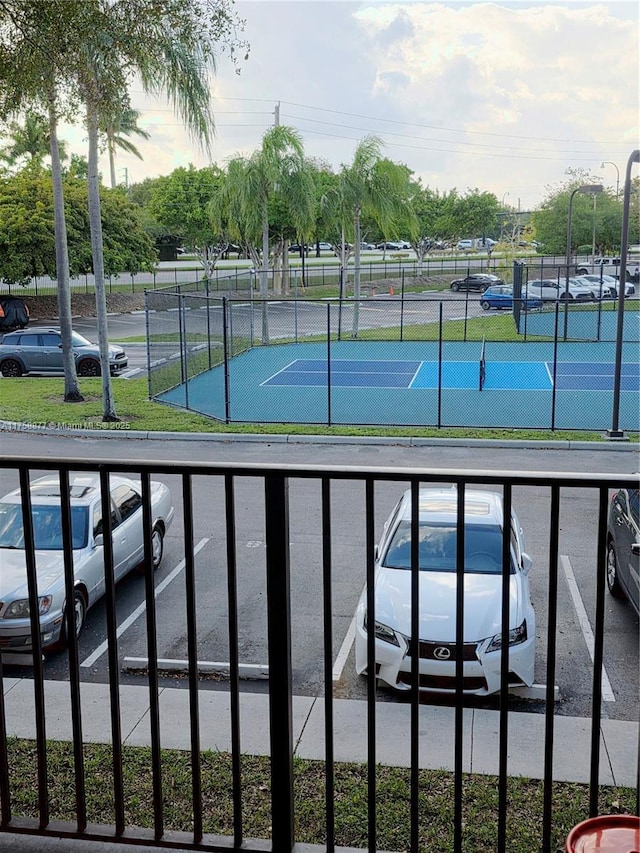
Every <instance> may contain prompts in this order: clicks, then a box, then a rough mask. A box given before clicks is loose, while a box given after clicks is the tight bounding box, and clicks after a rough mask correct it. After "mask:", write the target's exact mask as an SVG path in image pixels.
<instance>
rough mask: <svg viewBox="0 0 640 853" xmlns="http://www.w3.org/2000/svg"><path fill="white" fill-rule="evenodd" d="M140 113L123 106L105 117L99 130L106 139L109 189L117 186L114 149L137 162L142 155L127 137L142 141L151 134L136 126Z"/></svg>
mask: <svg viewBox="0 0 640 853" xmlns="http://www.w3.org/2000/svg"><path fill="white" fill-rule="evenodd" d="M139 118H140V113H139V111H138V110H134V109H132V108H131V107H129V106H124V107H122V108H121V109H119V110H116V111H115V112H114V113H113V114H112V115H110V116H107V117H106V118H105V119H104V120H103V123H102V127H101V130H102V131H103V132H104V134H105V136H106V137H107V152H108V154H109V174H110V177H111V189H115V188H116V186H117V185H118V182H117V180H116V148H120V149H121V150H122V151H126V152H127V153H128V154H133V156H134V157H137V158H138V159H139V160H142V154H141V153H140V152H139V151H138V149H137V148H136V146H135V145H134V144H133V142H131V140H130V139H127V137H128V136H131V135H132V134H135V135H136V136H139V137H141V138H142V139H150V137H151V134H150V133H147V131H146V130H143V128H141V127H139V126H138V119H139Z"/></svg>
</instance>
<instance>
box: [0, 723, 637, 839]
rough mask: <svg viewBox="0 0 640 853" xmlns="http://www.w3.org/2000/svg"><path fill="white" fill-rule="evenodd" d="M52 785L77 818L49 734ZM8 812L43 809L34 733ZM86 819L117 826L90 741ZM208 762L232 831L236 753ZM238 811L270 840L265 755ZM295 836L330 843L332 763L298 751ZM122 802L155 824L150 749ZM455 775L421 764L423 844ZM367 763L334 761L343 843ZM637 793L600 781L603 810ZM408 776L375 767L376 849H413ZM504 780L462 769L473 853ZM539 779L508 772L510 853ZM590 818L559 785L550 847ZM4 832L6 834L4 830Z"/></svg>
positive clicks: (139, 821) (170, 799) (20, 756)
mask: <svg viewBox="0 0 640 853" xmlns="http://www.w3.org/2000/svg"><path fill="white" fill-rule="evenodd" d="M47 759H48V786H47V793H48V796H49V803H50V809H51V811H50V817H51V819H52V820H56V819H60V820H73V818H74V814H75V794H74V777H73V752H72V748H71V744H68V743H61V742H56V741H52V742H49V744H48V747H47ZM8 760H9V777H10V779H11V797H12V812H13V815H14V816H15V817H17V816H22V817H34V818H35V817H37V814H38V811H37V807H38V800H37V790H38V789H37V761H36V744H35V741H30V740H18V739H10V740H9V744H8ZM84 760H85V776H86V788H87V790H86V805H87V819H88V821H89V822H90V823H94V822H95V823H101V824H113V822H114V805H113V785H112V781H111V767H112V755H111V749H110V747H109V746H106V745H99V744H85V746H84ZM201 760H202V790H203V812H204V813H203V821H204V831H205V832H206V833H214V834H220V835H232V834H233V810H232V801H231V796H230V790H231V785H232V775H231V756H230V755H229V754H228V753H224V752H222V753H219V752H210V751H205V752H203V753H202V754H201ZM162 769H163V770H162V776H163V778H162V783H163V795H164V802H163V805H164V818H165V830H179V831H187V832H188V831H191V830H192V823H191V813H192V802H191V766H190V760H189V753H187V752H181V751H178V750H163V752H162ZM241 774H242V786H243V797H242V819H243V829H244V836H245V838H264V839H268V838H270V832H271V809H270V806H271V799H270V797H271V793H270V785H271V781H270V766H269V759H268V758H262V757H259V756H250V755H243V756H242V758H241ZM294 774H295V781H294V798H295V818H296V830H295V834H296V840H297V841H298V842H301V843H308V844H324V843H325V841H326V837H325V817H326V809H325V785H326V767H325V764H324V763H323V762H321V761H308V760H303V759H294ZM123 778H124V791H125V796H124V808H125V821H126V823H127V825H128V826H138V827H145V828H151V827H153V811H152V802H153V789H152V772H151V750H150V749H148V748H139V747H125V748H124V750H123ZM453 782H454V779H453V775H452V774H451V773H449V772H446V771H434V770H421V771H420V774H419V798H418V809H419V820H420V850H421V851H424V853H441V851H442V853H444V851H450V850H453ZM368 795H369V792H368V786H367V766H366V764H347V763H339V764H337V765H336V767H335V796H334V807H335V818H336V843H337V845H344V846H352V847H366V846H367V802H368ZM634 803H635V792H634V791H633V790H632V789H630V788H605V787H603V788H601V793H600V811H601V813H603V814H611V813H615V812H623V813H632V812H633V808H634ZM409 807H410V780H409V771H408V770H407V769H405V768H397V767H386V766H378V767H377V769H376V829H377V847H378V849H379V850H407V849H409V847H410V814H409ZM497 815H498V780H497V778H496V777H493V776H480V775H477V774H465V775H464V779H463V840H464V844H463V847H464V849H465V850H468V851H473V853H493V851H495V849H496V843H497V842H496V826H497ZM542 815H543V785H542V782H540V781H538V780H531V779H526V778H510V779H509V780H508V816H507V845H506V849H507V850H508V851H509V853H531V851H534V850H539V849H540V840H541V832H542ZM587 817H589V789H588V786H587V785H578V784H572V783H565V782H555V783H554V784H553V836H552V849H553V850H560V849H564V841H565V839H566V837H567V835H568V833H569V830H570V829H571V828H572V827H573V826H575V825H576V824H577V823H580V822H581V821H582V820H585V819H586V818H587ZM1 837H2V836H1V835H0V838H1Z"/></svg>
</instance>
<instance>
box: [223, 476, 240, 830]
mask: <svg viewBox="0 0 640 853" xmlns="http://www.w3.org/2000/svg"><path fill="white" fill-rule="evenodd" d="M224 491H225V523H226V539H227V596H228V599H229V616H228V618H229V691H230V694H229V699H230V709H231V773H232V782H231V785H232V789H233V840H234V844H235V845H236V847H240V846H241V845H242V839H243V827H242V767H241V761H240V757H241V753H240V664H239V654H238V567H237V560H236V517H235V489H234V480H233V476H232V475H231V474H226V475H225V478H224Z"/></svg>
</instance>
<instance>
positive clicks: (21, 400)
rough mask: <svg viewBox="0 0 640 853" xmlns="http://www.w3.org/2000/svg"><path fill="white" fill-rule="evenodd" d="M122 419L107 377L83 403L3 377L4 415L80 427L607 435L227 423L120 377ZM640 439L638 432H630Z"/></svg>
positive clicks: (55, 386) (41, 381) (31, 381)
mask: <svg viewBox="0 0 640 853" xmlns="http://www.w3.org/2000/svg"><path fill="white" fill-rule="evenodd" d="M112 388H113V395H114V399H115V407H116V412H117V414H118V417H119V418H120V423H119V424H117V423H116V424H106V423H105V424H103V423H102V409H103V407H102V382H101V380H100V379H99V378H98V379H81V380H80V390H81V392H82V394H83V396H84V397H85V400H84V402H81V403H65V402H64V399H63V395H64V379H63V378H62V377H57V378H50V377H47V378H44V377H43V378H35V377H31V378H27V377H25V378H22V379H10V380H3V381H2V382H0V412H1V413H2V415H1V417H2V420H3V421H7V422H9V423H15V424H25V425H28V424H51V425H52V426H54V427H59V428H67V429H73V428H75V429H79V428H83V427H84V428H88V429H90V428H96V429H122V428H125V427H126V428H127V429H131V430H140V431H142V432H197V433H229V434H233V433H244V434H247V433H249V434H261V435H321V436H374V437H375V436H379V437H385V438H386V437H390V438H408V437H416V438H471V439H474V438H476V439H487V438H490V439H496V440H501V439H502V440H503V439H527V440H538V441H545V440H546V441H551V440H553V441H604V440H605V438H604V436H603V435H602V434H601V433H598V432H582V431H580V430H567V431H559V430H558V431H556V432H552V431H551V430H535V429H478V428H469V429H462V428H445V429H437V428H436V427H422V428H421V427H356V426H335V427H324V426H319V425H307V424H229V425H227V424H223V423H221V422H219V421H216V420H213V419H212V418H206V417H204V416H202V415H198V414H195V413H193V412H187V411H183V410H181V409H175V408H173V407H171V406H165V405H162V404H161V403H155V402H153V401H150V400H149V399H148V384H147V380H146V378H143V379H114V380H113V383H112ZM629 438H630V440H631V441H634V442H638V441H639V440H640V435H639V434H638V433H629Z"/></svg>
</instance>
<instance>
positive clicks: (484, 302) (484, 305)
mask: <svg viewBox="0 0 640 853" xmlns="http://www.w3.org/2000/svg"><path fill="white" fill-rule="evenodd" d="M480 307H481V308H482V310H483V311H488V310H489V308H491V305H490V304H489V303H488V302H487V300H486V299H483V300H482V301H481V302H480Z"/></svg>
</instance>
